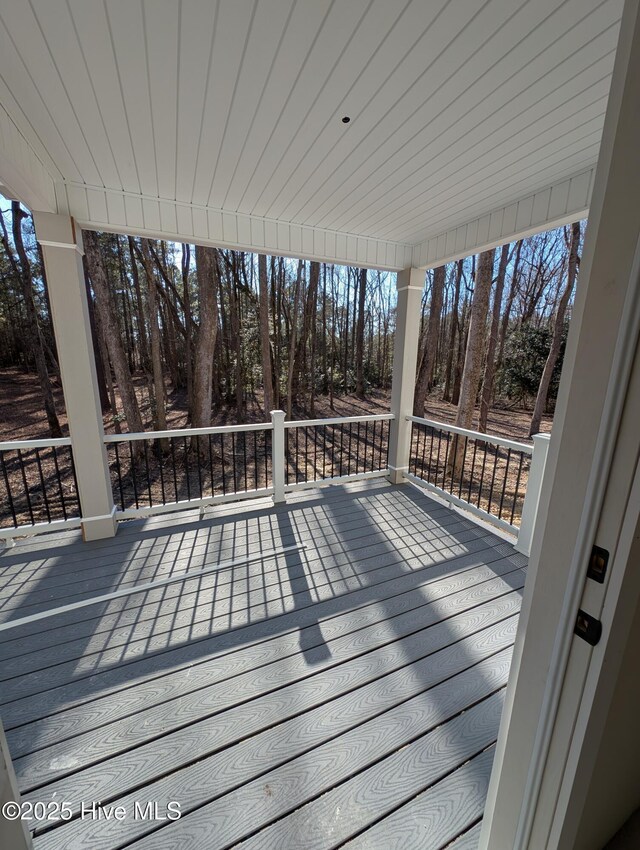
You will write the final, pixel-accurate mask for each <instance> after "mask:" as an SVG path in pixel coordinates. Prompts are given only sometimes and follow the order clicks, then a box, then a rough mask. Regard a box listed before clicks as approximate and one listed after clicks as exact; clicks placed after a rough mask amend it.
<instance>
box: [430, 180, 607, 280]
mask: <svg viewBox="0 0 640 850" xmlns="http://www.w3.org/2000/svg"><path fill="white" fill-rule="evenodd" d="M594 175H595V165H594V166H592V167H591V168H588V169H586V170H585V171H581V172H580V173H579V174H575V175H574V176H573V177H569V178H568V179H567V180H562V181H561V182H559V183H555V184H554V185H553V186H547V187H545V188H544V189H540V190H539V191H538V192H534V193H533V194H532V195H527V196H526V197H524V198H520V199H519V200H517V201H514V202H513V203H510V204H508V205H507V206H503V207H498V208H497V209H495V210H493V211H491V212H488V213H486V214H485V215H483V216H480V217H479V218H475V219H473V220H472V221H469V222H466V223H464V224H461V225H459V226H458V227H453V228H451V229H450V230H447V231H445V232H443V233H439V234H438V235H436V236H433V237H431V238H430V239H426V240H425V241H424V242H421V243H420V244H419V245H416V246H415V247H414V249H413V265H414V266H415V267H416V268H423V269H432V268H436V267H437V266H442V265H443V264H444V263H450V262H452V261H454V260H459V259H461V258H462V257H467V256H469V255H471V254H479V253H480V252H481V251H489V250H490V249H491V248H497V247H498V246H499V245H504V244H505V243H506V242H515V241H516V240H518V239H524V238H526V237H527V236H533V235H534V234H535V233H540V232H541V231H543V230H551V229H552V228H554V227H560V226H561V225H563V224H570V223H571V222H573V221H580V220H581V219H583V218H586V217H587V215H588V214H589V203H590V201H591V192H592V189H593V178H594Z"/></svg>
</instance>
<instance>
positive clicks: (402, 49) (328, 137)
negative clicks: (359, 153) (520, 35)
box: [255, 0, 483, 218]
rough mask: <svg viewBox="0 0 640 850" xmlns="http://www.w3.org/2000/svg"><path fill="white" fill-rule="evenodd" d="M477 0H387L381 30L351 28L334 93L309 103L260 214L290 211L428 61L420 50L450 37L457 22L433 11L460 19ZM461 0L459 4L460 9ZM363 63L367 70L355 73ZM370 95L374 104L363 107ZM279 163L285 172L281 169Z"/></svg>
mask: <svg viewBox="0 0 640 850" xmlns="http://www.w3.org/2000/svg"><path fill="white" fill-rule="evenodd" d="M482 2H483V0H438V2H436V3H434V4H433V5H431V4H429V5H428V6H425V5H424V4H421V3H420V0H414V2H413V3H412V4H411V5H410V6H409V7H408V8H407V9H406V11H405V12H404V14H403V15H402V16H400V17H398V9H397V7H396V6H395V4H389V3H386V9H385V10H384V13H385V14H386V15H387V16H388V15H389V13H390V12H395V14H394V15H393V17H392V18H391V19H390V20H389V21H388V23H389V24H391V26H392V29H391V30H390V31H389V33H388V34H386V33H385V32H384V30H382V29H379V28H378V27H373V26H372V27H371V28H369V27H368V26H367V23H368V21H367V19H365V20H364V21H363V23H362V30H361V32H358V33H356V35H355V38H354V43H353V45H350V49H349V51H345V53H344V55H343V58H342V59H341V62H343V63H347V68H348V69H349V71H350V74H348V73H344V72H342V71H341V67H342V66H341V65H339V66H338V67H337V69H336V73H335V74H334V79H333V86H334V89H333V90H334V91H336V92H337V98H338V99H335V98H334V99H332V101H331V102H329V103H326V104H323V105H322V108H319V107H318V104H316V105H315V110H314V114H313V116H310V122H309V123H308V125H306V126H304V127H303V128H301V130H300V131H299V132H298V133H297V135H296V137H295V138H294V139H293V142H292V144H291V147H290V150H289V154H290V157H291V161H290V162H289V163H284V164H283V166H281V171H280V172H278V171H276V172H275V173H274V177H273V179H272V181H271V188H272V191H271V194H270V196H269V197H268V198H266V199H265V200H267V201H268V202H269V203H268V204H265V206H264V207H260V208H258V207H256V209H255V211H256V212H261V211H262V209H263V208H264V214H265V215H268V216H273V217H276V218H279V217H281V216H282V217H286V213H287V212H288V213H292V212H293V210H291V209H289V208H290V205H291V204H292V203H294V204H296V203H297V202H298V201H299V200H300V199H301V198H303V197H305V196H307V195H309V194H312V193H313V192H315V191H317V189H318V186H319V185H320V184H321V183H322V180H323V178H324V177H325V176H326V175H327V174H332V173H333V171H334V170H335V168H336V167H337V166H338V165H339V164H340V162H341V161H342V160H344V159H345V158H346V157H348V156H349V154H350V152H351V151H352V150H353V149H354V148H355V147H356V145H357V144H358V142H360V141H362V140H364V139H366V138H367V137H368V136H369V134H370V133H373V132H376V131H378V126H379V125H380V123H381V122H384V120H385V118H386V113H387V112H388V111H389V110H391V109H392V108H393V106H394V104H395V103H397V101H398V99H399V92H402V95H401V96H402V97H404V96H406V93H407V92H410V90H411V86H412V85H414V84H415V81H416V76H417V75H419V72H420V69H422V70H424V68H425V65H426V64H428V58H427V57H429V55H430V53H433V52H434V51H435V50H436V49H437V45H438V43H439V41H441V40H442V39H443V38H447V34H449V37H451V33H452V32H453V31H454V30H455V27H456V23H454V19H453V18H449V16H448V15H446V14H444V13H443V14H439V13H440V12H442V10H443V9H445V8H446V9H448V8H450V7H451V8H453V9H454V10H457V11H458V12H459V13H460V14H461V15H462V17H463V19H464V18H466V17H469V16H470V15H472V13H473V10H474V9H475V8H476V7H479V6H480V5H482ZM465 4H466V11H465V10H463V9H462V6H463V5H465ZM378 9H379V7H376V12H377V13H378V14H382V12H379V11H378ZM425 12H426V14H425ZM394 18H395V20H394ZM384 36H386V37H384ZM383 37H384V41H382V38H383ZM374 39H375V40H374ZM352 51H353V53H352ZM355 57H362V58H360V61H359V66H358V65H356V64H355V62H354V64H353V65H352V66H349V64H348V63H349V59H350V58H355ZM363 65H365V66H366V73H358V71H359V70H361V69H362V66H363ZM372 103H375V108H371V107H370V104H372ZM336 105H338V107H339V110H338V109H337V108H336ZM341 115H348V116H350V117H351V119H352V120H351V123H350V124H349V125H348V126H346V127H345V126H344V125H342V124H341V123H340V116H341ZM327 119H331V120H327ZM284 169H286V172H287V174H286V176H285V174H283V173H282V172H283V170H284ZM274 189H275V190H276V191H274Z"/></svg>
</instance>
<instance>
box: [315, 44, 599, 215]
mask: <svg viewBox="0 0 640 850" xmlns="http://www.w3.org/2000/svg"><path fill="white" fill-rule="evenodd" d="M615 38H616V35H615V32H614V31H608V32H607V33H606V34H604V35H602V36H599V38H598V43H597V44H595V45H593V46H592V47H591V49H590V50H589V51H587V50H585V51H581V52H580V53H579V54H574V55H573V56H572V57H571V58H570V59H568V60H567V61H566V62H565V63H563V65H566V66H569V67H568V68H565V69H564V71H563V74H562V83H559V82H558V80H557V79H556V78H555V77H554V76H553V75H547V79H546V80H543V81H542V84H541V87H536V88H534V87H530V88H529V89H528V90H527V91H525V93H524V94H523V95H521V96H519V97H517V98H516V99H514V101H513V105H512V106H511V108H510V109H504V110H502V109H501V108H496V110H494V113H492V114H490V115H489V116H486V117H485V119H484V120H483V121H481V122H480V123H478V124H476V125H474V123H473V116H470V117H469V120H468V121H467V120H466V119H465V120H463V121H461V122H459V126H458V128H457V129H458V133H457V136H452V137H449V138H447V141H448V143H449V144H448V146H447V147H445V148H443V149H442V150H441V151H440V153H439V154H434V155H433V157H432V158H431V159H430V160H429V161H428V165H425V164H421V167H420V169H419V170H417V171H413V172H412V173H410V174H409V176H408V177H407V178H405V179H404V181H402V180H399V178H400V177H401V176H402V175H401V174H398V175H394V176H395V177H397V178H398V181H399V182H398V183H397V185H396V187H392V182H391V181H389V182H388V183H383V184H382V185H381V187H380V188H381V190H382V191H383V192H384V193H385V194H384V197H385V204H384V205H385V206H386V212H387V215H391V214H395V211H396V209H397V208H398V207H399V206H403V207H405V209H407V211H408V205H409V202H410V201H411V200H412V199H413V198H415V197H418V196H420V195H423V196H427V193H430V192H431V191H433V189H434V188H435V187H436V186H438V185H445V186H447V185H452V182H453V185H455V184H457V185H460V176H459V175H460V167H461V166H462V165H467V166H471V167H472V168H473V167H475V163H476V161H477V156H478V153H483V152H498V151H499V154H500V156H502V155H503V154H504V152H505V151H508V150H517V149H518V148H519V147H520V145H521V144H522V141H523V140H527V139H530V138H532V136H533V135H534V134H536V133H538V132H540V130H541V129H545V128H546V127H548V126H552V125H553V124H554V123H557V121H558V116H563V115H566V113H567V111H569V112H577V111H579V110H580V109H581V108H583V104H585V103H586V104H589V103H590V102H591V100H592V99H593V98H594V97H597V96H598V95H599V94H600V95H601V96H606V95H607V94H608V83H609V75H610V73H611V68H612V66H613V48H614V47H615ZM529 81H530V80H529ZM523 84H524V85H525V86H526V85H527V81H526V79H525V80H523ZM592 87H593V91H592ZM408 167H409V166H407V168H408ZM447 179H448V180H449V181H450V183H449V184H447V183H446V181H447ZM451 181H452V182H451ZM429 196H430V195H429ZM394 202H395V203H394ZM380 207H381V204H379V205H378V206H376V205H375V204H374V203H373V202H370V203H369V205H368V216H367V215H365V216H364V217H363V218H362V226H365V227H374V228H375V227H377V226H378V224H379V223H381V222H382V221H383V220H384V217H380V215H376V209H380ZM347 221H348V219H347ZM332 226H335V223H334V225H332ZM341 226H347V223H346V222H344V223H343V225H341Z"/></svg>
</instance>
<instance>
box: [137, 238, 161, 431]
mask: <svg viewBox="0 0 640 850" xmlns="http://www.w3.org/2000/svg"><path fill="white" fill-rule="evenodd" d="M140 245H141V252H142V260H143V263H144V273H145V277H146V279H147V300H148V302H149V329H150V337H151V370H152V372H153V391H154V392H153V394H154V396H155V402H156V403H155V409H154V410H153V424H154V428H155V429H156V430H157V431H165V430H166V428H167V413H166V400H165V391H164V370H163V368H162V348H161V344H160V325H159V323H158V290H157V282H156V276H155V272H154V268H153V263H152V261H151V253H150V250H149V240H148V239H141V240H140Z"/></svg>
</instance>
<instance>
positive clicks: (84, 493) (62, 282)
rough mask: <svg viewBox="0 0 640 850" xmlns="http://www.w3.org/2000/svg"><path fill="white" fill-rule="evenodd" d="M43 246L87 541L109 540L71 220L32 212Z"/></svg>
mask: <svg viewBox="0 0 640 850" xmlns="http://www.w3.org/2000/svg"><path fill="white" fill-rule="evenodd" d="M33 218H34V222H35V228H36V236H37V238H38V242H39V243H40V245H41V246H42V253H43V255H44V264H45V269H46V273H47V283H48V286H49V299H50V302H51V312H52V319H53V327H54V331H55V337H56V344H57V347H58V359H59V363H60V372H61V375H62V387H63V390H64V400H65V405H66V409H67V418H68V420H69V432H70V435H71V442H72V445H73V459H74V463H75V467H76V476H77V479H78V490H79V491H80V492H79V496H80V505H81V510H82V517H83V520H82V533H83V536H84V539H85V540H99V539H100V538H103V537H113V535H114V534H115V533H116V521H115V511H116V509H115V506H114V503H113V495H112V492H111V481H110V478H109V469H108V466H107V456H106V452H105V447H104V441H103V438H104V429H103V425H102V412H101V410H100V399H99V395H98V383H97V379H96V366H95V360H94V354H93V343H92V338H91V326H90V324H89V309H88V305H87V294H86V289H85V282H84V271H83V268H82V254H83V250H82V237H81V233H80V231H76V228H75V226H74V222H73V219H71V218H69V217H68V216H65V215H55V214H53V213H45V212H34V213H33Z"/></svg>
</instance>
